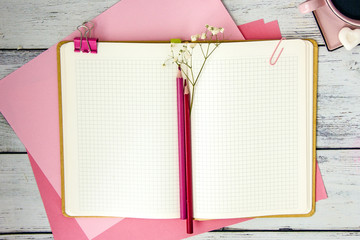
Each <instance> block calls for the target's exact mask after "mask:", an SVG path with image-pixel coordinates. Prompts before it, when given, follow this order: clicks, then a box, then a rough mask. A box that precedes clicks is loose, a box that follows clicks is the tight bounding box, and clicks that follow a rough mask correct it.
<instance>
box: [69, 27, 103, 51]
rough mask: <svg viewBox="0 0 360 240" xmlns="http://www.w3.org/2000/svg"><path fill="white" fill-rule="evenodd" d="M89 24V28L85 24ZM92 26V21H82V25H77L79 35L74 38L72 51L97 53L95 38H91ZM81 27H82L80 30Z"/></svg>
mask: <svg viewBox="0 0 360 240" xmlns="http://www.w3.org/2000/svg"><path fill="white" fill-rule="evenodd" d="M86 24H90V25H91V26H90V28H89V27H88V26H86ZM93 28H94V24H93V23H92V22H84V23H83V24H82V25H80V26H78V27H77V30H78V31H79V32H80V37H76V38H74V51H75V52H83V53H97V41H98V39H97V38H91V37H90V36H91V30H92V29H93ZM81 29H84V31H85V32H84V33H83V31H81Z"/></svg>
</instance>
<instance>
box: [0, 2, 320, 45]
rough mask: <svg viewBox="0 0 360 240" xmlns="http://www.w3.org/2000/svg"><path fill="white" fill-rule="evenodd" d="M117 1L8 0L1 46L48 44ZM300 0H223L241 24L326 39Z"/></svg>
mask: <svg viewBox="0 0 360 240" xmlns="http://www.w3.org/2000/svg"><path fill="white" fill-rule="evenodd" d="M116 2H117V0H107V1H101V0H94V1H86V0H78V1H75V0H71V1H65V2H61V3H60V2H56V1H48V0H37V1H31V2H24V1H21V0H4V1H2V3H1V4H2V6H1V8H0V16H1V20H2V21H3V23H0V40H1V45H0V49H1V48H2V49H4V48H7V49H9V48H10V49H17V48H19V47H20V48H27V49H28V48H48V47H50V46H52V45H54V44H55V43H57V42H58V41H60V40H61V39H62V38H63V37H65V36H67V35H68V34H70V33H71V32H73V31H74V30H76V26H78V25H79V24H81V23H82V22H83V21H85V20H90V19H92V18H94V17H95V16H97V15H99V14H100V13H101V12H103V11H105V10H106V9H108V8H109V7H111V6H112V5H113V4H115V3H116ZM300 2H301V1H284V3H282V4H281V3H280V4H279V3H277V4H274V2H273V1H272V0H243V1H237V0H224V1H223V3H224V5H225V6H226V8H227V9H228V11H229V13H230V14H231V15H232V17H233V19H234V21H235V22H236V23H237V24H243V23H247V22H250V21H254V20H257V19H259V18H264V19H265V21H272V20H276V19H278V20H279V23H280V28H281V31H282V33H283V36H285V37H289V38H314V39H316V40H317V41H319V43H323V40H322V38H321V34H320V32H319V30H318V27H317V25H316V22H315V20H314V18H313V16H312V14H306V15H302V14H301V13H300V12H299V11H298V9H297V5H298V4H299V3H300ZM204 7H206V6H205V5H204ZM35 13H36V14H35ZM134 14H136V13H134ZM5 23H6V24H5ZM119 24H121V23H119Z"/></svg>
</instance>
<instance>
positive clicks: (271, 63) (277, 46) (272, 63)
mask: <svg viewBox="0 0 360 240" xmlns="http://www.w3.org/2000/svg"><path fill="white" fill-rule="evenodd" d="M285 39H286V38H284V37H283V38H281V39H280V41H279V42H278V44H277V45H276V48H275V49H274V52H273V54H272V55H271V57H270V60H269V63H270V65H272V66H274V65H275V64H276V62H277V61H278V60H279V57H280V55H281V53H282V51H283V50H284V48H282V49H281V50H280V52H279V55H278V56H277V57H276V59H275V62H273V58H274V55H275V52H276V50H277V49H278V48H279V45H280V43H281V41H282V40H285Z"/></svg>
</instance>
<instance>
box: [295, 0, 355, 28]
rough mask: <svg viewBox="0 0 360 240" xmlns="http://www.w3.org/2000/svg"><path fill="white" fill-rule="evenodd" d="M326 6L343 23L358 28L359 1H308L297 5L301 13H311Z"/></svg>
mask: <svg viewBox="0 0 360 240" xmlns="http://www.w3.org/2000/svg"><path fill="white" fill-rule="evenodd" d="M323 6H327V7H329V8H330V9H331V11H332V12H333V13H334V14H335V15H336V16H337V17H338V18H340V19H341V20H342V21H344V22H345V23H348V24H351V25H353V26H356V27H360V0H347V1H344V0H342V1H341V0H308V1H306V2H303V3H302V4H300V5H299V10H300V12H302V13H308V12H312V11H314V10H316V9H318V8H320V7H323Z"/></svg>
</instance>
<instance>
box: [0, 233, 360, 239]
mask: <svg viewBox="0 0 360 240" xmlns="http://www.w3.org/2000/svg"><path fill="white" fill-rule="evenodd" d="M359 238H360V233H359V232H280V233H279V232H209V233H203V234H200V235H197V236H194V237H189V238H186V239H187V240H200V239H201V240H239V239H241V240H255V239H256V240H272V239H276V240H288V239H298V240H309V239H316V240H338V239H347V240H358V239H359ZM0 239H2V240H30V239H31V240H51V239H54V238H53V236H52V234H13V235H0Z"/></svg>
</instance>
